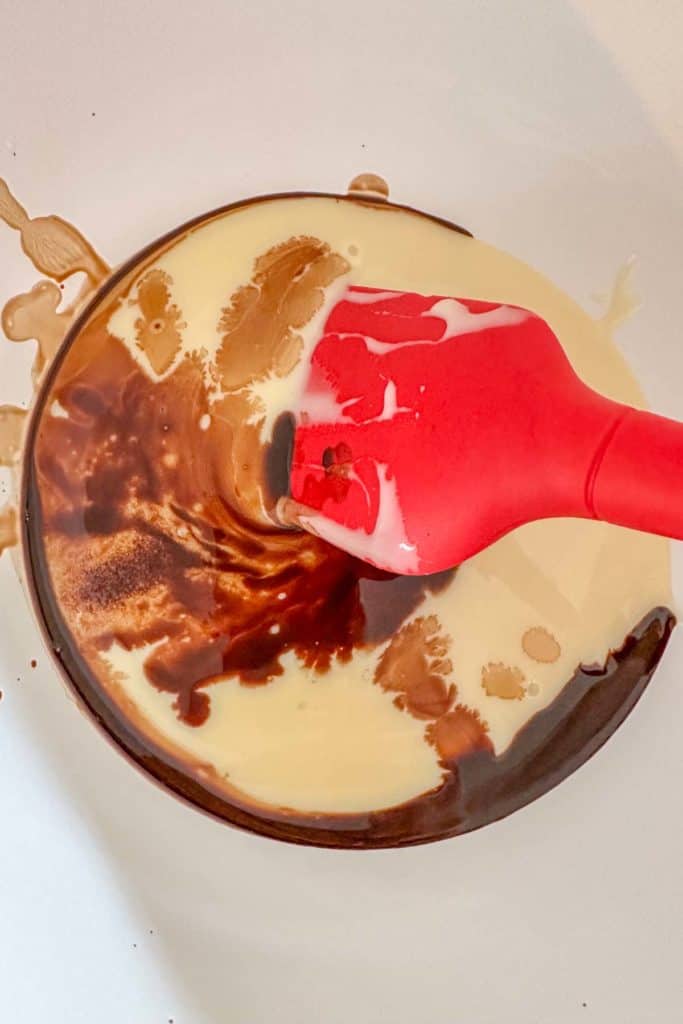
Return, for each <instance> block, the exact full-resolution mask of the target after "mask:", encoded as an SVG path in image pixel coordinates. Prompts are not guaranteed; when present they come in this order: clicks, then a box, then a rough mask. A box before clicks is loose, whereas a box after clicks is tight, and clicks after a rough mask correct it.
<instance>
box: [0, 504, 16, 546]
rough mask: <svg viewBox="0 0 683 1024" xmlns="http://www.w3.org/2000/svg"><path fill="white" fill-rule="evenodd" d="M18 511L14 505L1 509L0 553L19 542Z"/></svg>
mask: <svg viewBox="0 0 683 1024" xmlns="http://www.w3.org/2000/svg"><path fill="white" fill-rule="evenodd" d="M18 539H19V535H18V532H17V513H16V509H15V508H14V507H13V506H12V505H5V507H4V508H2V509H0V554H2V553H3V551H5V550H6V549H7V548H12V547H14V545H15V544H16V543H17V541H18Z"/></svg>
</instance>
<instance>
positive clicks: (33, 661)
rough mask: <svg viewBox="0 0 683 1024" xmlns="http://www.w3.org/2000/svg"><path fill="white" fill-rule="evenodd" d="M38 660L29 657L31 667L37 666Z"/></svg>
mask: <svg viewBox="0 0 683 1024" xmlns="http://www.w3.org/2000/svg"><path fill="white" fill-rule="evenodd" d="M37 666H38V662H37V661H36V659H35V658H31V668H37Z"/></svg>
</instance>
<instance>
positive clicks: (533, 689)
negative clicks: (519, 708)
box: [526, 683, 541, 697]
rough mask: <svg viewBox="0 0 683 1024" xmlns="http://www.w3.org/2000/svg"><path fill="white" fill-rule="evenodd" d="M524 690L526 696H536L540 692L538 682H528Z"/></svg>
mask: <svg viewBox="0 0 683 1024" xmlns="http://www.w3.org/2000/svg"><path fill="white" fill-rule="evenodd" d="M526 692H527V696H528V697H538V695H539V693H540V692H541V688H540V686H539V685H538V683H529V685H528V686H527V688H526Z"/></svg>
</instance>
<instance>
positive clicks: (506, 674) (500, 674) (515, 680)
mask: <svg viewBox="0 0 683 1024" xmlns="http://www.w3.org/2000/svg"><path fill="white" fill-rule="evenodd" d="M524 683H525V678H524V673H523V672H522V671H521V670H520V669H518V668H517V667H516V666H514V665H504V664H503V662H502V661H490V662H489V663H488V665H485V666H484V667H483V668H482V670H481V685H482V686H483V688H484V690H485V691H486V693H487V695H488V696H489V697H500V698H501V699H502V700H521V699H522V697H523V696H524V694H525V693H526V689H525V686H524Z"/></svg>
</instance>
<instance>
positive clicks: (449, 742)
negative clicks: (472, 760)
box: [426, 704, 493, 761]
mask: <svg viewBox="0 0 683 1024" xmlns="http://www.w3.org/2000/svg"><path fill="white" fill-rule="evenodd" d="M487 732H488V727H487V725H486V723H485V722H484V721H482V719H481V718H480V717H479V712H478V711H474V710H472V709H471V708H467V707H465V705H464V704H458V706H457V707H455V708H454V709H453V710H452V711H449V712H447V714H445V715H442V716H441V718H439V719H437V721H436V722H432V724H431V725H428V726H427V733H426V736H427V739H428V740H429V742H430V743H432V744H433V745H434V746H435V747H436V749H437V751H438V753H439V758H440V760H441V761H455V760H457V759H458V758H459V757H462V756H463V755H464V754H470V753H472V752H473V751H475V750H488V751H490V752H491V753H493V745H492V743H491V740H490V739H489V737H488V736H487Z"/></svg>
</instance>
